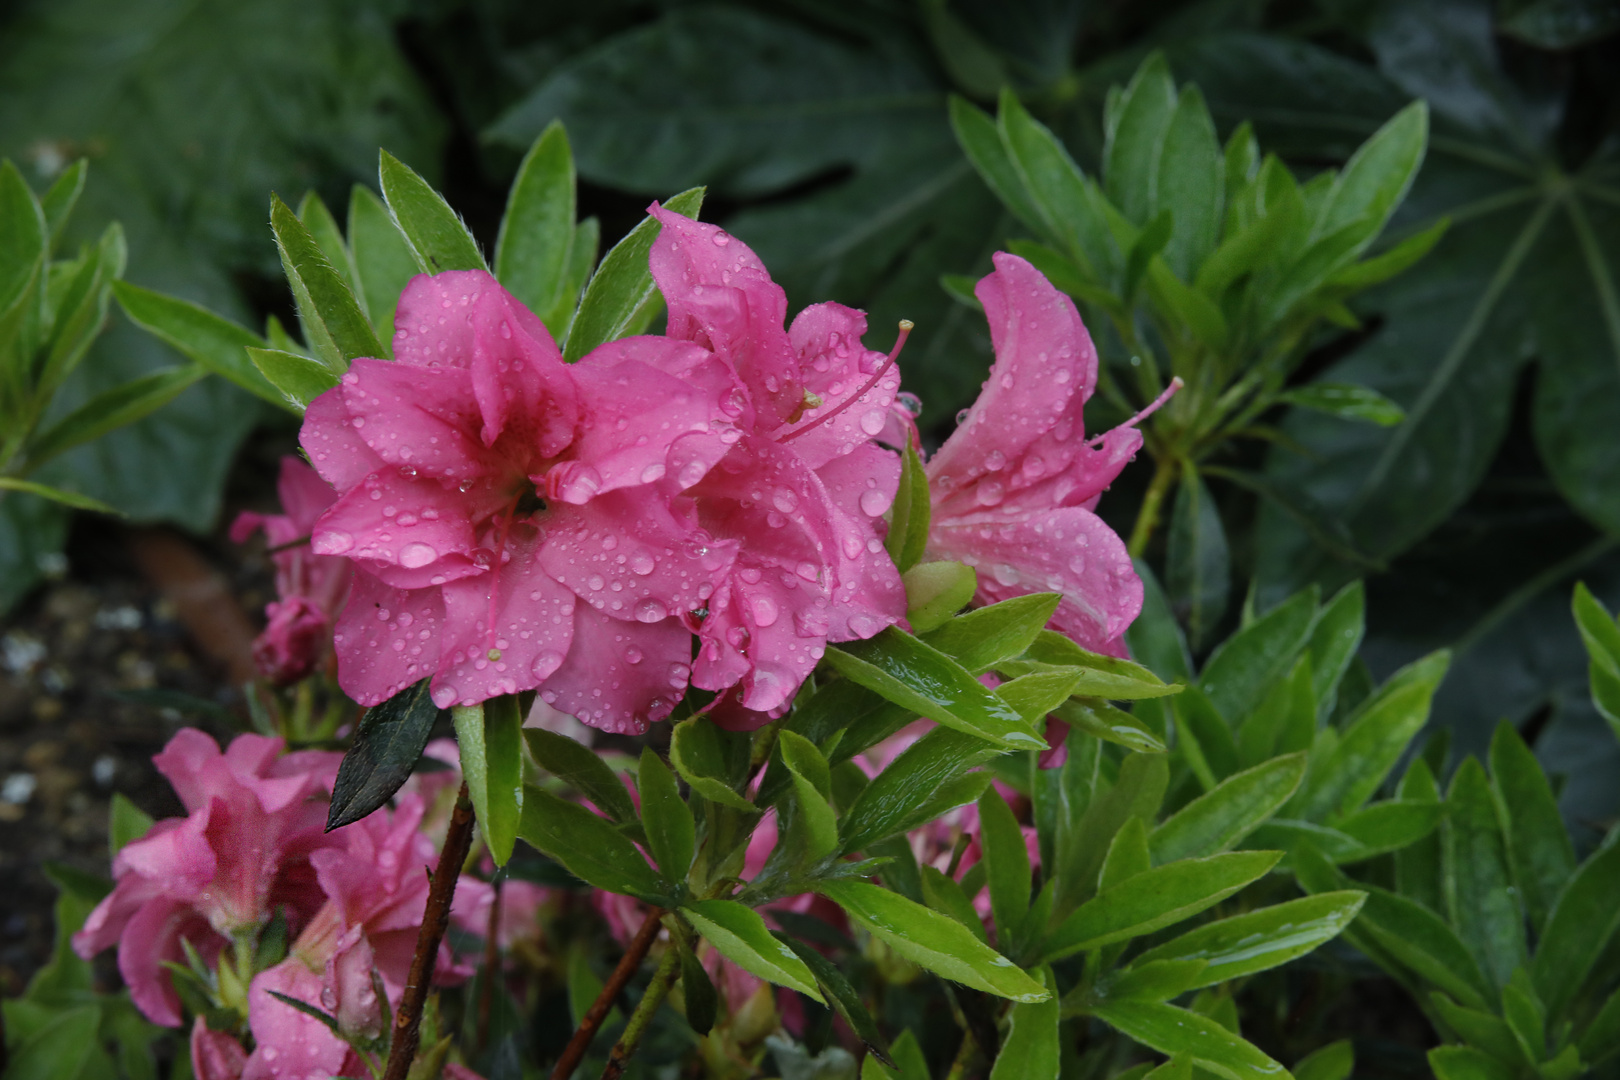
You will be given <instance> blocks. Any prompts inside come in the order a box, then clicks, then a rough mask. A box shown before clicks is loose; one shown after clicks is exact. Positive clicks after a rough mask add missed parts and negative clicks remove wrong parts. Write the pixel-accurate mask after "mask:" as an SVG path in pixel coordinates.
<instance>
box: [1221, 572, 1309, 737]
mask: <svg viewBox="0 0 1620 1080" xmlns="http://www.w3.org/2000/svg"><path fill="white" fill-rule="evenodd" d="M1316 605H1317V600H1316V596H1315V594H1314V590H1306V591H1302V592H1298V593H1295V594H1294V595H1293V596H1291V597H1289V598H1288V599H1287V600H1284V601H1283V602H1282V603H1280V604H1278V605H1277V606H1276V607H1275V608H1273V609H1272V610H1270V611H1268V612H1266V614H1264V615H1262V616H1261V617H1260V618H1258V619H1256V620H1255V621H1254V622H1252V623H1250V624H1249V625H1247V626H1245V627H1243V628H1242V629H1241V630H1239V631H1238V632H1237V633H1235V634H1233V635H1232V636H1231V637H1229V638H1227V639H1226V640H1225V641H1224V642H1222V643H1221V644H1220V645H1219V646H1217V647H1216V649H1215V652H1214V653H1213V654H1212V655H1211V656H1210V658H1209V662H1208V663H1206V664H1205V665H1204V670H1203V671H1202V672H1200V673H1199V676H1198V685H1199V687H1200V688H1201V689H1202V690H1203V691H1204V693H1205V694H1206V695H1207V696H1208V697H1209V700H1210V703H1211V704H1212V705H1214V706H1215V708H1216V710H1217V711H1218V712H1219V713H1220V714H1221V715H1222V716H1224V717H1225V718H1226V719H1227V721H1228V722H1230V723H1236V722H1237V721H1239V720H1241V719H1242V718H1243V717H1245V716H1247V715H1248V714H1249V712H1250V711H1251V710H1252V709H1254V707H1255V706H1257V705H1259V704H1260V699H1261V698H1263V697H1264V696H1265V693H1266V690H1267V689H1268V688H1269V687H1270V686H1271V683H1272V682H1273V681H1274V680H1276V679H1278V678H1281V677H1282V676H1283V674H1285V673H1286V672H1287V671H1288V670H1289V669H1290V668H1292V667H1293V665H1294V658H1295V657H1296V656H1298V655H1299V650H1300V649H1302V648H1304V647H1305V644H1306V642H1307V641H1308V640H1309V636H1310V631H1311V625H1312V623H1313V622H1314V621H1315V618H1316Z"/></svg>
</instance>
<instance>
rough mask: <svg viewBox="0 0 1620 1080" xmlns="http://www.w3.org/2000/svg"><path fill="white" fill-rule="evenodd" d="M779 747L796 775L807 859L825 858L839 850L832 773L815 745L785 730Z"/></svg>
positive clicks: (799, 820)
mask: <svg viewBox="0 0 1620 1080" xmlns="http://www.w3.org/2000/svg"><path fill="white" fill-rule="evenodd" d="M777 745H778V746H779V747H780V748H781V751H782V762H783V764H785V765H786V766H787V768H788V771H789V772H790V773H792V774H793V787H794V791H795V793H796V794H797V795H798V801H797V807H796V817H795V819H794V820H795V823H796V824H798V825H799V827H800V828H801V829H802V830H803V837H804V843H805V844H806V849H805V857H806V859H808V860H810V861H815V860H818V859H821V858H823V857H825V856H827V855H830V854H832V853H833V852H834V851H836V850H837V849H838V818H837V815H836V814H834V812H833V808H832V804H831V803H830V802H829V801H828V800H829V799H830V798H831V797H832V771H831V770H830V769H829V768H828V766H827V759H826V758H825V757H823V756H822V754H821V751H820V750H818V749H816V745H815V743H813V742H811V741H810V740H809V739H806V738H805V737H804V736H802V735H799V734H797V733H795V732H792V731H783V732H782V733H781V734H780V736H778V740H777Z"/></svg>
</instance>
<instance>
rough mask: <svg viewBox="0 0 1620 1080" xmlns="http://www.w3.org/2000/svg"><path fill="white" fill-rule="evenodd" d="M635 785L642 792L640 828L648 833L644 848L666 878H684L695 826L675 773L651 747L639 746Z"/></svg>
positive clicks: (689, 864)
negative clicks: (639, 754) (638, 764)
mask: <svg viewBox="0 0 1620 1080" xmlns="http://www.w3.org/2000/svg"><path fill="white" fill-rule="evenodd" d="M636 786H637V788H638V789H639V790H640V793H641V828H642V831H643V832H644V833H646V834H647V849H648V850H649V851H651V852H652V857H653V859H654V861H656V862H657V863H658V869H659V871H660V872H661V873H662V874H663V875H664V876H665V877H667V878H669V880H671V881H675V882H681V881H685V880H686V873H687V871H688V870H690V869H692V856H693V855H694V854H696V852H697V825H696V823H695V822H694V821H693V819H692V811H691V808H689V807H688V806H687V805H686V802H685V800H683V799H682V798H681V792H680V788H679V787H678V786H677V785H676V783H675V775H674V774H673V773H671V772H670V771H669V766H667V765H665V764H664V763H663V761H662V760H660V758H659V757H658V754H657V753H656V752H655V751H654V750H653V748H652V747H650V746H645V747H642V750H641V767H640V769H639V770H637V772H636Z"/></svg>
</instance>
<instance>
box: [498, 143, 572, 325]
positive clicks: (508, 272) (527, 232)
mask: <svg viewBox="0 0 1620 1080" xmlns="http://www.w3.org/2000/svg"><path fill="white" fill-rule="evenodd" d="M574 213H575V211H574V154H573V150H572V149H571V148H570V147H569V145H568V133H567V132H565V131H564V130H563V126H562V124H561V123H560V122H559V121H555V120H553V121H552V122H551V123H550V124H548V125H546V129H545V130H544V131H542V132H541V133H540V137H539V138H537V139H535V141H534V145H533V146H531V147H529V152H528V153H527V154H525V155H524V157H523V161H522V163H521V164H520V165H518V172H517V177H516V178H515V179H514V180H513V181H512V189H511V191H510V192H509V193H508V195H507V197H506V213H505V215H504V216H503V217H502V218H501V231H500V235H499V236H498V237H497V238H496V240H495V276H496V277H497V278H498V279H499V280H500V282H501V284H502V285H504V286H505V287H506V289H507V290H508V291H509V292H511V294H512V295H513V296H515V297H517V298H518V300H519V301H521V302H522V303H523V305H524V306H525V307H527V308H528V309H529V310H530V311H533V312H534V313H535V314H536V315H539V316H540V321H541V322H543V323H545V324H546V328H547V329H549V330H550V331H551V332H552V334H553V336H557V335H558V334H560V333H561V330H562V324H563V322H564V321H566V319H567V318H568V317H569V316H572V315H573V313H574V300H575V297H574V296H572V295H569V294H568V284H569V280H568V277H569V270H570V263H571V258H572V254H573V246H574Z"/></svg>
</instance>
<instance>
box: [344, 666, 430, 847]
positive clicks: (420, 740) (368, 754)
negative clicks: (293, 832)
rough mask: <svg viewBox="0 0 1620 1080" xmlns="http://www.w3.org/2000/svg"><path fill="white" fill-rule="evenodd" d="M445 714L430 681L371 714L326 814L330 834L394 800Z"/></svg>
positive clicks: (347, 759)
mask: <svg viewBox="0 0 1620 1080" xmlns="http://www.w3.org/2000/svg"><path fill="white" fill-rule="evenodd" d="M443 713H444V710H443V709H440V708H439V707H438V706H437V705H435V704H433V699H432V698H431V697H429V696H428V680H427V679H423V680H422V681H421V682H419V683H416V684H415V685H413V686H408V687H406V688H405V689H404V690H401V691H400V692H399V693H397V694H395V695H394V696H393V697H391V698H389V699H388V700H387V701H385V702H383V703H382V704H381V705H374V706H372V707H371V708H369V709H367V710H366V714H365V716H363V717H361V718H360V726H359V727H358V728H357V729H356V730H355V733H354V745H352V746H350V747H349V751H348V753H346V754H344V755H343V763H342V764H341V765H339V766H338V773H337V781H336V783H334V784H333V786H332V803H331V806H330V807H328V809H327V812H326V829H327V831H328V832H330V831H332V830H333V829H338V828H342V827H343V826H344V825H348V824H349V823H351V822H355V821H359V820H360V819H361V818H363V817H365V816H367V815H368V814H370V813H371V812H372V811H374V810H376V809H377V808H378V807H380V806H382V805H383V804H384V803H386V802H387V801H388V800H389V799H391V798H393V796H394V792H396V791H398V790H399V788H400V785H402V784H404V783H405V780H406V778H407V777H409V776H410V775H411V770H412V769H413V768H415V767H416V763H417V761H418V760H419V759H420V758H421V757H422V749H423V748H424V747H425V746H427V742H428V737H429V736H430V735H431V734H432V733H433V725H434V723H435V722H437V720H438V719H439V717H440V716H441V715H443Z"/></svg>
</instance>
